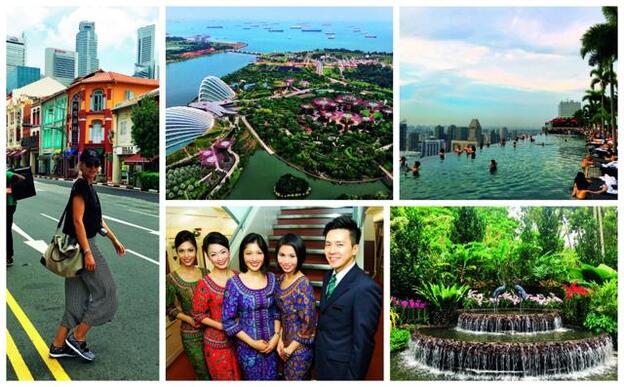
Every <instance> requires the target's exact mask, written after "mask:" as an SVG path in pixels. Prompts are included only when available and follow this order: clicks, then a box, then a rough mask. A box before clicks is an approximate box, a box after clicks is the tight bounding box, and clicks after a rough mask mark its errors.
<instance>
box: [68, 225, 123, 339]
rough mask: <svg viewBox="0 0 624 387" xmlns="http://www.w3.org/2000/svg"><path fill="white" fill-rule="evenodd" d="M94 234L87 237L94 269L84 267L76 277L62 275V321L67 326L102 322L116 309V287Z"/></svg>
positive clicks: (113, 313) (111, 315)
mask: <svg viewBox="0 0 624 387" xmlns="http://www.w3.org/2000/svg"><path fill="white" fill-rule="evenodd" d="M95 238H97V235H96V236H95V237H93V238H91V239H89V247H90V248H91V252H92V253H93V258H94V259H95V271H87V270H83V271H82V272H81V273H80V274H79V275H78V276H77V277H74V278H66V279H65V314H64V315H63V319H62V320H61V325H62V326H64V327H66V328H68V329H70V330H71V329H73V328H74V327H75V326H76V325H78V324H80V323H81V322H84V323H86V324H89V325H90V326H97V325H102V324H105V323H107V322H109V321H111V320H112V319H113V317H114V316H115V312H116V311H117V287H116V285H115V281H114V280H113V276H112V275H111V272H110V269H109V268H108V265H107V263H106V260H105V259H104V256H103V255H102V252H101V251H100V250H99V249H98V247H97V245H96V244H95Z"/></svg>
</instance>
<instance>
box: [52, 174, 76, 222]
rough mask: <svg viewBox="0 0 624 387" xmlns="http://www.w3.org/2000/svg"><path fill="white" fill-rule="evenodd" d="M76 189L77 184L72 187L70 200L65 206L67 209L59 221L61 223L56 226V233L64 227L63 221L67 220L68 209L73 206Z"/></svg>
mask: <svg viewBox="0 0 624 387" xmlns="http://www.w3.org/2000/svg"><path fill="white" fill-rule="evenodd" d="M75 187H76V183H74V185H72V189H71V191H70V193H69V200H68V201H67V204H66V205H65V209H64V210H63V215H61V218H60V219H59V221H58V223H57V225H56V231H57V232H58V230H59V228H61V225H63V220H65V214H67V209H68V208H69V205H70V204H71V202H72V199H73V195H72V194H73V193H74V190H75V189H76V188H75Z"/></svg>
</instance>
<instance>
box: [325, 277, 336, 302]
mask: <svg viewBox="0 0 624 387" xmlns="http://www.w3.org/2000/svg"><path fill="white" fill-rule="evenodd" d="M334 289H336V273H334V274H332V276H331V278H330V279H329V283H328V284H327V289H326V291H325V294H326V295H327V299H329V297H331V295H332V293H333V292H334Z"/></svg>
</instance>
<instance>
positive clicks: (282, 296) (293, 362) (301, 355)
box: [275, 234, 316, 380]
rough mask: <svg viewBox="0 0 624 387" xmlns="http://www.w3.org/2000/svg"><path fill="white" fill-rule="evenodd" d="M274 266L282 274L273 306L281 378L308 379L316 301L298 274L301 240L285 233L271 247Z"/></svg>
mask: <svg viewBox="0 0 624 387" xmlns="http://www.w3.org/2000/svg"><path fill="white" fill-rule="evenodd" d="M275 251H277V263H278V265H279V267H280V268H281V269H282V270H283V271H284V274H282V275H281V276H280V277H279V280H278V283H279V287H278V289H277V307H278V310H279V313H280V317H281V320H282V335H281V338H280V340H279V343H278V344H277V351H278V354H279V356H280V357H281V358H282V360H283V361H284V379H286V380H308V379H310V368H311V366H312V360H313V357H314V351H313V348H314V333H315V331H316V302H315V299H314V290H313V289H312V285H311V284H310V281H309V280H308V278H307V277H306V276H305V275H303V273H302V272H301V266H302V265H303V262H304V260H305V256H306V249H305V245H304V244H303V240H302V239H301V237H299V236H298V235H295V234H286V235H284V236H283V237H282V238H281V239H280V240H279V241H278V242H277V245H276V247H275Z"/></svg>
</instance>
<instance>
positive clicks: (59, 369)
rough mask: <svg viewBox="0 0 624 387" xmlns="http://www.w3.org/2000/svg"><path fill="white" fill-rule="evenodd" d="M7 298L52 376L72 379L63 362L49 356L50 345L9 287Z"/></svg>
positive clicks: (59, 378)
mask: <svg viewBox="0 0 624 387" xmlns="http://www.w3.org/2000/svg"><path fill="white" fill-rule="evenodd" d="M6 299H7V304H8V305H9V308H10V309H11V311H12V312H13V314H14V315H15V318H17V321H19V323H20V324H21V325H22V327H23V328H24V331H25V332H26V334H27V335H28V337H29V338H30V341H31V342H32V343H33V345H34V346H35V348H36V349H37V352H38V353H39V356H41V359H42V360H43V362H44V363H45V365H46V366H47V367H48V369H49V370H50V372H51V373H52V376H54V379H56V380H71V379H70V377H69V375H68V374H67V372H65V370H64V369H63V366H62V365H61V363H59V362H58V360H56V359H52V358H50V357H48V353H49V349H48V346H47V345H46V343H45V341H43V338H41V335H40V334H39V332H37V329H36V328H35V326H34V325H33V323H32V322H30V320H29V319H28V316H26V313H24V311H23V310H22V308H21V307H20V306H19V305H18V304H17V301H15V298H13V295H12V294H11V292H10V291H9V289H7V291H6Z"/></svg>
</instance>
